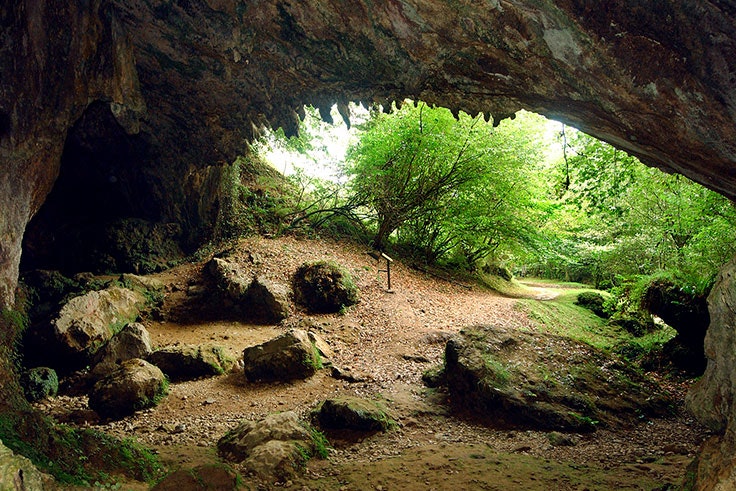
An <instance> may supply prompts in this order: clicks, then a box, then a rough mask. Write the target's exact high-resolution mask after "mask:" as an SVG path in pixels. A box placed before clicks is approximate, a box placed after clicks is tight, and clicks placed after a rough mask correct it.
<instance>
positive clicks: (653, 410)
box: [444, 327, 672, 431]
mask: <svg viewBox="0 0 736 491" xmlns="http://www.w3.org/2000/svg"><path fill="white" fill-rule="evenodd" d="M444 381H445V382H446V383H447V386H448V389H449V392H450V399H451V400H452V402H453V403H454V405H455V407H456V408H457V409H458V410H461V411H467V412H470V413H471V414H472V415H473V416H477V417H481V418H487V419H489V420H492V421H493V422H494V423H500V424H505V425H510V426H515V427H521V428H532V429H541V430H562V431H593V430H595V428H596V427H597V426H605V425H618V424H622V423H634V422H636V421H640V420H641V417H646V416H659V415H664V414H666V413H667V412H668V411H669V410H670V407H671V403H672V401H671V400H670V398H669V397H668V395H667V394H666V393H665V392H664V391H663V390H662V389H661V388H660V387H659V386H658V385H657V384H656V383H655V382H654V381H652V380H650V379H648V378H646V377H644V376H643V375H641V374H640V373H639V372H637V371H635V370H634V369H632V368H631V367H629V366H627V365H625V364H624V363H623V362H621V361H619V360H618V359H616V358H612V357H611V356H609V355H607V354H606V353H604V352H602V351H601V350H598V349H595V348H593V347H591V346H589V345H586V344H584V343H581V342H578V341H573V340H571V339H567V338H563V337H559V336H552V335H548V334H540V333H527V332H520V331H509V330H505V329H501V328H494V327H473V328H467V329H463V330H462V331H461V332H460V333H459V334H458V335H456V336H455V337H453V338H452V339H450V341H448V343H447V346H446V349H445V367H444Z"/></svg>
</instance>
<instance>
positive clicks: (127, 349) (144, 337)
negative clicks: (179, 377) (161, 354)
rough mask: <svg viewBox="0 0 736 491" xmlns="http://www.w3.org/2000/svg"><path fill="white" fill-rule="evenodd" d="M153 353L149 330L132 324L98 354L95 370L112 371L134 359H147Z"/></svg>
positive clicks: (116, 335) (135, 323)
mask: <svg viewBox="0 0 736 491" xmlns="http://www.w3.org/2000/svg"><path fill="white" fill-rule="evenodd" d="M152 352H153V348H152V347H151V334H150V333H149V332H148V329H146V327H145V326H144V325H143V324H141V323H139V322H131V323H129V324H126V325H125V327H123V329H122V330H121V331H120V332H118V333H117V334H115V335H114V336H113V337H112V338H111V339H110V341H108V343H107V344H106V345H104V346H103V347H102V348H101V349H100V350H99V351H98V352H97V354H96V355H95V362H96V363H95V369H98V367H99V368H101V369H102V368H106V369H110V368H112V367H114V366H115V365H118V364H120V363H122V362H124V361H125V360H130V359H132V358H141V359H145V358H146V357H147V356H148V355H150V354H151V353H152Z"/></svg>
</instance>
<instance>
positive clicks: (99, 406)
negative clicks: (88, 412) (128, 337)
mask: <svg viewBox="0 0 736 491" xmlns="http://www.w3.org/2000/svg"><path fill="white" fill-rule="evenodd" d="M167 388H168V382H167V380H166V377H165V376H164V374H163V372H162V371H161V370H160V369H159V368H158V367H156V366H154V365H151V364H150V363H148V362H147V361H145V360H141V359H138V358H134V359H132V360H126V361H124V362H122V363H121V364H120V366H119V367H118V368H117V369H116V370H114V371H113V372H111V373H110V374H108V375H107V376H105V377H104V378H102V379H101V380H99V381H98V382H97V383H96V384H95V385H94V387H93V388H92V391H91V392H90V394H89V407H90V408H91V409H93V410H95V411H96V412H97V413H98V414H99V415H100V416H101V417H103V418H113V419H115V418H121V417H124V416H127V415H129V414H133V413H134V412H136V411H138V410H141V409H146V408H148V407H152V406H155V405H156V404H158V402H159V400H160V399H161V398H162V397H163V396H165V395H166V391H167Z"/></svg>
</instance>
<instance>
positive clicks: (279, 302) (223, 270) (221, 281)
mask: <svg viewBox="0 0 736 491" xmlns="http://www.w3.org/2000/svg"><path fill="white" fill-rule="evenodd" d="M206 270H207V271H208V272H209V274H210V276H211V277H212V278H213V280H214V281H215V284H216V285H217V288H218V290H220V291H221V292H222V293H223V294H225V296H226V297H227V299H228V304H227V305H226V308H228V309H231V310H232V311H233V313H234V314H235V315H237V316H238V317H242V318H244V319H247V320H249V321H253V322H264V323H277V322H280V321H282V320H284V319H285V318H286V317H288V316H289V312H290V310H291V309H290V305H291V302H290V301H289V297H290V294H291V292H290V290H289V288H288V287H287V286H286V285H283V284H281V283H278V282H276V281H272V280H269V279H267V278H264V277H261V276H255V277H254V278H252V279H251V277H250V276H249V272H247V271H245V270H244V269H243V268H242V267H241V265H239V264H238V263H236V262H234V261H232V260H231V259H229V258H219V257H215V258H213V259H212V260H211V261H210V262H209V263H208V264H207V267H206Z"/></svg>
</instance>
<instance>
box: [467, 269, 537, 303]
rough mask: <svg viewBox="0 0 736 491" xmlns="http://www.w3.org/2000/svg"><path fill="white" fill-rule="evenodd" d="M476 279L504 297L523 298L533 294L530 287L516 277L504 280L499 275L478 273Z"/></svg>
mask: <svg viewBox="0 0 736 491" xmlns="http://www.w3.org/2000/svg"><path fill="white" fill-rule="evenodd" d="M478 280H479V281H480V283H481V285H483V286H485V287H486V288H489V289H491V290H493V291H495V292H497V293H499V294H500V295H503V296H504V297H511V298H524V297H530V296H534V294H535V292H534V290H533V289H532V288H529V287H528V286H526V285H523V284H521V283H519V282H518V281H517V280H516V279H512V280H511V281H508V280H504V279H503V278H501V277H500V276H495V275H489V274H484V275H480V276H479V278H478Z"/></svg>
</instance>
